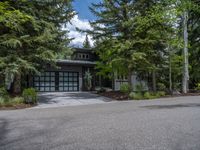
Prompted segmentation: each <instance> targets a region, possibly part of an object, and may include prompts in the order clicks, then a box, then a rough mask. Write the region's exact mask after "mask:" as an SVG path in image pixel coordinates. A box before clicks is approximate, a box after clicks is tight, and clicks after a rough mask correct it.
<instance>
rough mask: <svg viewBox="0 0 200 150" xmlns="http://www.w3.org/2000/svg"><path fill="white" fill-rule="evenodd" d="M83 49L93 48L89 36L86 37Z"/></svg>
mask: <svg viewBox="0 0 200 150" xmlns="http://www.w3.org/2000/svg"><path fill="white" fill-rule="evenodd" d="M83 48H88V49H89V48H91V44H90V41H89V38H88V35H86V37H85V41H84V42H83Z"/></svg>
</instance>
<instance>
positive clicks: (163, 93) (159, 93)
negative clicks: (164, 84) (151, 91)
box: [157, 91, 166, 97]
mask: <svg viewBox="0 0 200 150" xmlns="http://www.w3.org/2000/svg"><path fill="white" fill-rule="evenodd" d="M157 95H158V96H159V97H162V96H165V95H166V93H165V92H164V91H159V92H157Z"/></svg>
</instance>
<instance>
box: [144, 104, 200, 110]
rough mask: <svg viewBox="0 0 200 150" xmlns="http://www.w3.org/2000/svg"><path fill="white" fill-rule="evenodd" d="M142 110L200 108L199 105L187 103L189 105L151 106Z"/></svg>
mask: <svg viewBox="0 0 200 150" xmlns="http://www.w3.org/2000/svg"><path fill="white" fill-rule="evenodd" d="M141 107H142V108H148V109H175V108H188V107H197V108H198V107H200V104H199V103H189V104H188V103H187V104H174V105H150V106H141Z"/></svg>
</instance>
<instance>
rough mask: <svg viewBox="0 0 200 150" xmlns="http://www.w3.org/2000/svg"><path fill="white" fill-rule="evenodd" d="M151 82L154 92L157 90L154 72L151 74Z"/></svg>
mask: <svg viewBox="0 0 200 150" xmlns="http://www.w3.org/2000/svg"><path fill="white" fill-rule="evenodd" d="M152 82H153V91H154V92H156V91H157V88H156V71H155V70H153V72H152Z"/></svg>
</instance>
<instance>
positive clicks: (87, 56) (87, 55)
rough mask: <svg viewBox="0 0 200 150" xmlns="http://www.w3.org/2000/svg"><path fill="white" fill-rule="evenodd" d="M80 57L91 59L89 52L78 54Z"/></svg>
mask: <svg viewBox="0 0 200 150" xmlns="http://www.w3.org/2000/svg"><path fill="white" fill-rule="evenodd" d="M78 58H79V59H89V54H78Z"/></svg>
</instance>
